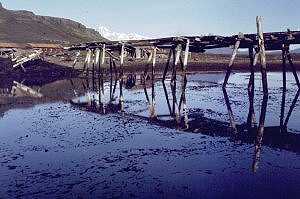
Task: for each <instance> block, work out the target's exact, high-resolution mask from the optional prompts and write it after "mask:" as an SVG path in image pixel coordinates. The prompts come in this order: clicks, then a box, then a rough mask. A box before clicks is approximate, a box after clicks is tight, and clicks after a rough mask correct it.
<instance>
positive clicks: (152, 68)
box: [150, 47, 157, 119]
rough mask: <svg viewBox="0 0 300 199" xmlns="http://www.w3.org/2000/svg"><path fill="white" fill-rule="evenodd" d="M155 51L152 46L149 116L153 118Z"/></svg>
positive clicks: (154, 116) (154, 115) (154, 114)
mask: <svg viewBox="0 0 300 199" xmlns="http://www.w3.org/2000/svg"><path fill="white" fill-rule="evenodd" d="M156 51H157V48H156V47H154V48H153V59H152V66H151V86H152V89H151V90H152V92H151V95H152V98H151V105H150V118H151V119H155V118H156V113H155V75H154V68H155V65H156Z"/></svg>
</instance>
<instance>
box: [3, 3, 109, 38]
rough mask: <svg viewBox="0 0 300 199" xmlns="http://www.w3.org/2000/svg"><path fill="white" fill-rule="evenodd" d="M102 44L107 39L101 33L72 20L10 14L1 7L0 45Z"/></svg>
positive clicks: (20, 13)
mask: <svg viewBox="0 0 300 199" xmlns="http://www.w3.org/2000/svg"><path fill="white" fill-rule="evenodd" d="M100 40H106V39H104V38H103V37H102V36H101V35H100V34H99V33H98V32H97V31H95V30H93V29H90V28H86V27H85V26H84V25H82V24H80V23H78V22H75V21H72V20H70V19H63V18H57V17H48V16H39V15H35V14H34V13H32V12H29V11H24V10H20V11H12V10H7V9H5V8H3V7H2V4H1V3H0V42H16V43H30V42H35V43H79V42H88V41H100Z"/></svg>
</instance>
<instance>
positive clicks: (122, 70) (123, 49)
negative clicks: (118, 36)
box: [119, 43, 125, 112]
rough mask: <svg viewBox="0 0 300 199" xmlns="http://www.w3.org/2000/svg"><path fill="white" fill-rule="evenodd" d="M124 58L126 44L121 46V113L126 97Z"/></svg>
mask: <svg viewBox="0 0 300 199" xmlns="http://www.w3.org/2000/svg"><path fill="white" fill-rule="evenodd" d="M124 56H125V44H124V43H123V44H122V46H121V55H120V67H121V68H120V98H119V103H120V106H121V111H122V112H124V96H123V83H124Z"/></svg>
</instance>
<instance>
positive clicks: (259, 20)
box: [256, 17, 268, 94]
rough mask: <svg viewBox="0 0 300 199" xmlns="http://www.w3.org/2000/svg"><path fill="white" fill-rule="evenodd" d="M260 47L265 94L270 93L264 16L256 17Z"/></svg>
mask: <svg viewBox="0 0 300 199" xmlns="http://www.w3.org/2000/svg"><path fill="white" fill-rule="evenodd" d="M256 26H257V36H258V48H259V55H260V56H259V57H260V64H261V75H262V85H263V92H264V94H268V79H267V62H266V49H265V41H264V33H263V28H262V17H256Z"/></svg>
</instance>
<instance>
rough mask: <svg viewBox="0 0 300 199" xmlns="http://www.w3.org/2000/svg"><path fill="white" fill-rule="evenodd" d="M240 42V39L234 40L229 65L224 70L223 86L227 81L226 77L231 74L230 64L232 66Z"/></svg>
mask: <svg viewBox="0 0 300 199" xmlns="http://www.w3.org/2000/svg"><path fill="white" fill-rule="evenodd" d="M240 43H241V41H240V40H239V39H238V40H237V41H236V42H235V45H234V48H233V52H232V56H231V59H230V62H229V65H228V66H227V71H226V75H225V79H224V82H223V88H225V87H226V85H227V83H228V79H229V76H230V74H231V70H232V66H233V63H234V60H235V58H236V55H237V53H238V49H239V47H240Z"/></svg>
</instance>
